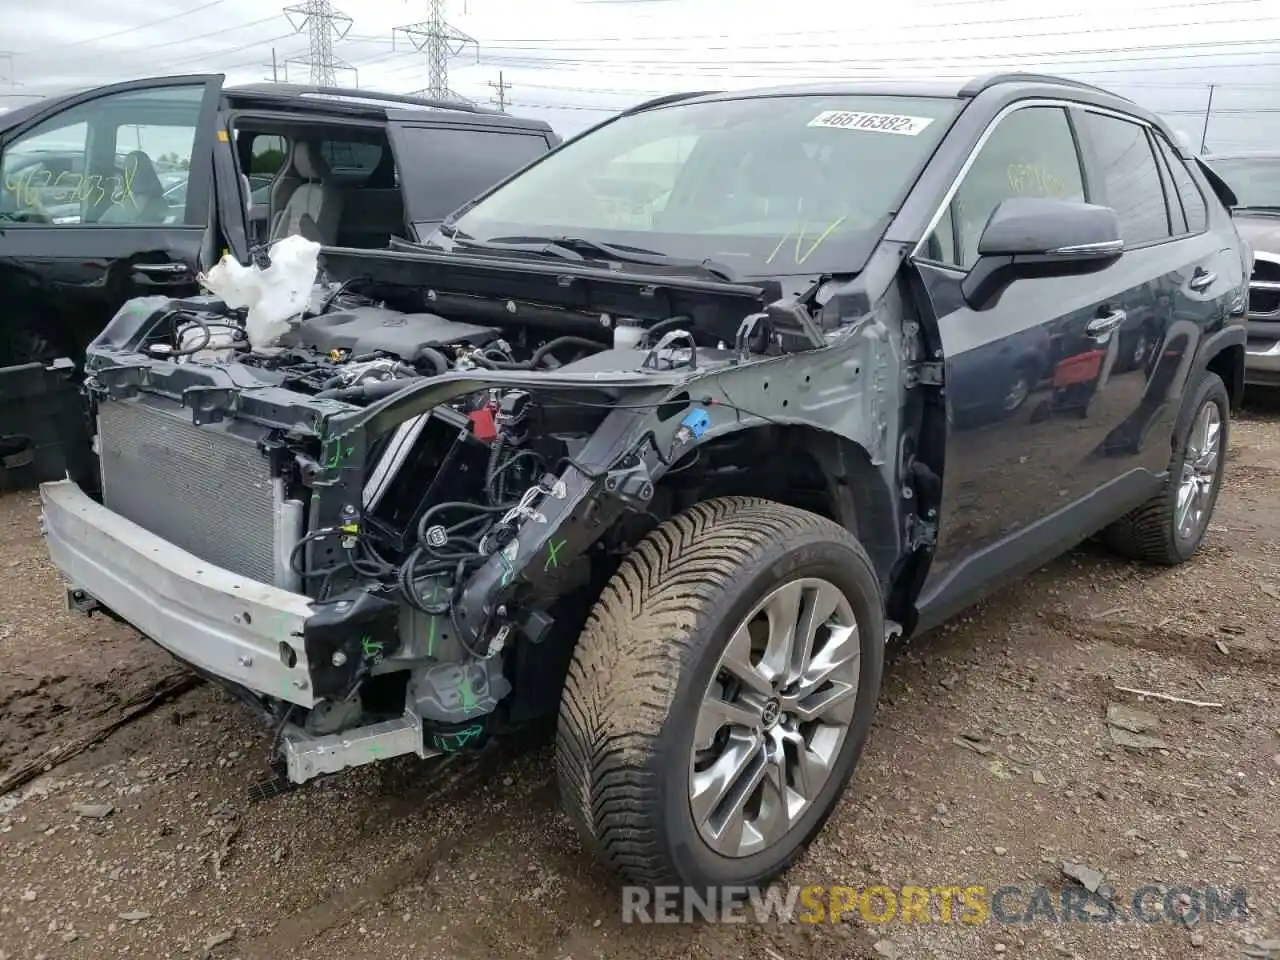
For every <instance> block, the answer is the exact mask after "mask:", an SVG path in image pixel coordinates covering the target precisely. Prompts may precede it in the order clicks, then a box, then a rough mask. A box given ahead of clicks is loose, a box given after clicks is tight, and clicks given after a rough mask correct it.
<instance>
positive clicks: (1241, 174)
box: [1208, 157, 1280, 207]
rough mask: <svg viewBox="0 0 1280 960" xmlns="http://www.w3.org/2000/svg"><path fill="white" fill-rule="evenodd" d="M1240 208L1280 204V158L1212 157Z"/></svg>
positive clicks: (1214, 165)
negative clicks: (1219, 158)
mask: <svg viewBox="0 0 1280 960" xmlns="http://www.w3.org/2000/svg"><path fill="white" fill-rule="evenodd" d="M1208 162H1209V166H1211V167H1212V168H1213V172H1214V173H1216V174H1217V175H1218V176H1220V177H1221V178H1222V179H1223V180H1225V181H1226V182H1227V186H1229V187H1230V188H1231V190H1232V192H1233V193H1235V195H1236V199H1237V200H1238V201H1239V203H1238V206H1241V207H1280V157H1230V158H1226V159H1221V160H1215V159H1210V160H1209V161H1208Z"/></svg>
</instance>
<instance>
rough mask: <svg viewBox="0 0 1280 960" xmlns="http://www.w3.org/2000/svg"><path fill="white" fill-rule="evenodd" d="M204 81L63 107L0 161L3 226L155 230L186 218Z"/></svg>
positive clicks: (199, 215)
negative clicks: (192, 158) (106, 227)
mask: <svg viewBox="0 0 1280 960" xmlns="http://www.w3.org/2000/svg"><path fill="white" fill-rule="evenodd" d="M204 92H205V88H204V85H203V84H196V85H190V86H173V87H152V88H149V89H143V90H128V91H125V92H122V93H115V94H109V95H107V96H104V97H98V98H96V99H93V100H89V101H86V102H84V103H81V104H78V105H76V106H73V107H69V108H67V109H66V110H63V111H62V112H61V113H58V114H56V115H54V116H52V117H49V118H48V119H46V120H44V121H43V122H42V123H39V124H37V125H36V126H34V127H32V128H31V129H30V130H28V131H26V132H25V133H24V134H22V135H21V136H19V137H18V138H17V139H15V140H14V141H13V142H12V143H10V144H8V145H7V146H6V147H5V149H4V153H3V155H0V223H4V224H19V225H21V224H38V225H46V226H47V225H53V226H81V227H84V226H142V225H150V226H158V225H163V224H183V223H188V222H200V221H202V220H203V218H204V215H205V211H193V212H192V214H193V219H192V218H189V217H188V211H187V203H186V196H187V191H186V181H187V175H188V173H189V170H190V167H191V152H192V149H193V146H194V143H195V139H196V129H197V127H198V126H199V122H200V107H201V103H202V101H203V98H204Z"/></svg>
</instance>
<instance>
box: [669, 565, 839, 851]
mask: <svg viewBox="0 0 1280 960" xmlns="http://www.w3.org/2000/svg"><path fill="white" fill-rule="evenodd" d="M860 661H861V653H860V637H859V633H858V625H857V621H856V620H855V618H854V614H853V608H852V606H851V604H850V603H849V600H848V598H847V597H846V596H845V594H844V593H843V592H842V591H841V590H840V589H839V588H838V587H836V586H835V585H834V584H832V583H830V582H829V581H827V580H823V579H819V578H812V577H811V578H803V579H798V580H793V581H791V582H789V583H785V584H783V585H782V586H779V587H777V588H775V589H774V590H772V591H771V592H770V593H769V594H767V595H766V596H765V597H764V599H762V600H761V601H760V602H759V603H757V604H756V605H755V607H754V608H753V609H752V610H751V612H750V613H749V614H748V615H747V616H746V617H745V618H744V619H743V620H742V622H741V623H740V624H738V626H737V627H736V629H735V630H734V631H733V633H732V634H731V635H730V638H729V642H728V644H727V645H726V647H725V650H724V652H723V654H721V657H720V660H719V662H718V663H717V665H716V669H715V671H714V673H713V675H712V678H711V680H710V682H709V683H708V685H707V689H706V691H705V693H704V694H703V698H702V702H701V704H700V705H699V710H698V717H697V722H696V727H695V730H694V743H693V750H692V755H691V757H690V765H689V806H690V810H691V812H692V814H693V820H694V823H695V825H696V826H697V829H698V832H699V834H700V835H701V837H702V839H703V840H704V841H705V842H706V843H707V844H708V846H710V847H711V848H712V849H713V850H715V851H716V852H717V853H719V854H720V855H722V856H725V857H746V856H751V855H752V854H756V853H760V852H761V851H763V850H765V849H767V848H769V847H771V846H773V845H774V844H776V843H778V842H779V841H781V840H782V839H783V838H784V837H785V836H786V835H787V834H788V832H790V830H791V828H792V827H793V826H795V824H796V823H797V821H798V820H799V819H800V818H801V817H802V816H803V815H804V814H805V813H806V812H807V811H808V809H809V808H810V806H811V805H812V804H813V803H814V801H815V800H816V799H817V797H818V795H819V794H820V793H821V791H822V789H823V787H824V786H825V785H826V783H827V781H828V780H829V779H830V777H831V772H832V770H833V768H834V767H835V764H836V759H837V757H838V756H839V755H840V749H841V747H842V746H843V744H844V741H845V737H846V735H847V733H848V729H849V724H850V722H851V721H852V719H853V714H854V705H855V703H856V701H857V696H858V675H859V669H860Z"/></svg>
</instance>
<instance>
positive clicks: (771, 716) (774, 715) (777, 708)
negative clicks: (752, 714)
mask: <svg viewBox="0 0 1280 960" xmlns="http://www.w3.org/2000/svg"><path fill="white" fill-rule="evenodd" d="M781 717H782V704H781V703H779V702H778V698H777V697H770V698H769V699H768V700H766V701H765V703H764V706H763V707H761V708H760V722H761V723H762V724H763V725H764V728H765V729H766V730H772V729H773V728H774V727H775V726H777V725H778V720H779V719H780V718H781Z"/></svg>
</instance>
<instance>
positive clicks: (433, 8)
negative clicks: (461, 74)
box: [391, 0, 480, 103]
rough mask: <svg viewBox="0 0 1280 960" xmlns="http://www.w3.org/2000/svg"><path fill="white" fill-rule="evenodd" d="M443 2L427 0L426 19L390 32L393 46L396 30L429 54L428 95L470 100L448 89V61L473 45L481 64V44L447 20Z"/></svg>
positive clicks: (463, 100) (426, 90)
mask: <svg viewBox="0 0 1280 960" xmlns="http://www.w3.org/2000/svg"><path fill="white" fill-rule="evenodd" d="M444 5H445V0H427V19H426V20H420V21H419V22H418V23H411V24H408V25H407V26H403V27H396V28H395V30H393V31H392V32H391V37H392V46H393V47H394V46H395V35H396V33H397V32H399V33H403V34H404V35H405V36H407V37H408V38H409V42H410V43H412V44H413V45H414V47H415V48H416V49H417V50H418V51H420V52H422V53H425V54H426V55H427V86H426V89H425V90H423V91H422V92H423V93H425V94H426V95H427V96H428V97H432V98H434V99H436V100H457V101H462V102H463V103H469V102H470V101H468V100H467V98H466V97H463V96H460V95H458V94H457V93H454V92H453V91H452V90H451V89H449V60H450V58H452V57H456V56H458V55H459V54H460V53H462V51H463V50H465V49H466V48H467V47H468V46H473V47H475V49H476V63H479V62H480V44H479V43H478V42H477V41H476V38H475V37H473V36H471V35H470V34H468V33H463V32H462V31H461V30H459V29H458V28H457V27H455V26H453V25H452V24H450V23H449V22H447V21H446V20H445V18H444Z"/></svg>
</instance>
